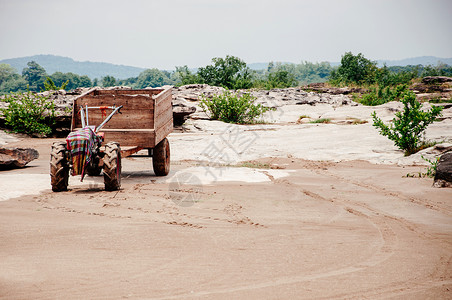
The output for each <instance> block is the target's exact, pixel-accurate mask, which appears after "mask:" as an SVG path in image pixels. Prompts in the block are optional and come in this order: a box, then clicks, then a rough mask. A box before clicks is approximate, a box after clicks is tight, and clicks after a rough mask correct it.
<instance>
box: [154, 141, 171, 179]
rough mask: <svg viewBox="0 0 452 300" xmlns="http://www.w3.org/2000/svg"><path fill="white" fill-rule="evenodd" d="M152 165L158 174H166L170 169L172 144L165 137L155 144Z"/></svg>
mask: <svg viewBox="0 0 452 300" xmlns="http://www.w3.org/2000/svg"><path fill="white" fill-rule="evenodd" d="M152 166H153V167H154V173H155V175H157V176H166V175H168V173H169V171H170V145H169V142H168V139H167V138H164V139H163V140H162V141H161V142H160V143H158V144H157V146H155V148H154V150H153V154H152Z"/></svg>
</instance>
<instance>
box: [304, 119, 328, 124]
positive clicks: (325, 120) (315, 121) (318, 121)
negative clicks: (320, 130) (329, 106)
mask: <svg viewBox="0 0 452 300" xmlns="http://www.w3.org/2000/svg"><path fill="white" fill-rule="evenodd" d="M309 123H312V124H319V123H323V124H328V123H331V119H328V118H321V119H317V120H313V121H311V122H309Z"/></svg>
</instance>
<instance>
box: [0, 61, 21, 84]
mask: <svg viewBox="0 0 452 300" xmlns="http://www.w3.org/2000/svg"><path fill="white" fill-rule="evenodd" d="M16 75H18V74H17V72H16V69H14V68H13V67H11V66H10V65H8V64H0V86H1V85H2V84H3V83H4V82H7V81H8V80H11V79H14V78H15V76H16Z"/></svg>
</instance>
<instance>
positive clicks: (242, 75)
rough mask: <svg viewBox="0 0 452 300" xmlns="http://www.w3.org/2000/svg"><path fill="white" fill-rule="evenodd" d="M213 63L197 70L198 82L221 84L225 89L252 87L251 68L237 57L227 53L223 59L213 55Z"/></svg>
mask: <svg viewBox="0 0 452 300" xmlns="http://www.w3.org/2000/svg"><path fill="white" fill-rule="evenodd" d="M212 62H213V65H208V66H206V67H203V68H199V70H198V74H197V76H198V78H199V83H207V84H209V85H214V86H222V87H224V88H227V89H248V88H250V87H252V85H253V82H252V75H251V70H250V69H249V68H248V67H247V66H246V63H245V62H244V61H243V60H241V59H240V58H238V57H235V56H229V55H227V56H226V58H225V59H223V58H220V57H215V58H213V59H212Z"/></svg>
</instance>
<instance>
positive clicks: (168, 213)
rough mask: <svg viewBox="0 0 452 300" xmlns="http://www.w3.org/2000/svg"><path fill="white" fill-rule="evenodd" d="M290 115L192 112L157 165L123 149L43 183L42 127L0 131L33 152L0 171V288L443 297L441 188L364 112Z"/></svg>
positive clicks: (70, 292) (447, 275)
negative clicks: (161, 173) (91, 170)
mask: <svg viewBox="0 0 452 300" xmlns="http://www.w3.org/2000/svg"><path fill="white" fill-rule="evenodd" d="M296 115H297V114H296V113H294V114H293V116H294V117H295V116H296ZM290 117H291V114H290V113H289V112H287V113H286V114H285V115H284V118H290ZM291 120H292V119H291ZM291 120H288V121H286V122H285V123H277V124H273V125H267V127H265V128H262V127H259V126H257V127H241V126H232V127H231V126H229V125H225V124H219V123H216V122H207V121H202V120H199V121H193V123H192V124H191V125H190V124H189V125H188V126H192V127H193V130H192V131H191V132H188V133H173V134H172V135H171V136H170V141H171V146H172V158H173V163H172V171H171V173H170V175H169V176H167V177H164V178H157V177H156V176H154V173H153V171H152V162H151V159H150V158H148V157H130V158H127V159H124V161H123V182H122V189H121V190H120V191H117V192H105V191H103V179H102V177H91V178H87V179H86V180H84V182H83V183H80V182H79V179H78V178H76V177H74V178H71V181H70V190H69V191H68V192H63V193H52V192H51V191H50V179H49V175H48V170H49V165H48V161H49V149H50V145H51V143H52V142H53V141H54V140H53V139H29V138H25V139H24V138H22V137H18V138H17V139H16V140H14V139H13V138H11V136H9V140H8V145H11V146H18V145H20V146H22V147H24V146H33V147H35V148H36V149H38V151H39V152H40V154H41V156H40V158H39V159H38V160H36V161H33V162H31V163H30V164H29V166H28V167H26V168H24V169H21V170H9V171H2V172H1V173H0V190H1V196H2V197H3V198H2V199H1V200H4V201H0V257H1V259H0V299H60V298H67V299H87V298H88V299H121V298H129V299H212V298H213V299H292V298H297V299H300V298H305V299H312V298H314V299H332V298H333V299H381V298H385V299H386V298H393V299H450V298H452V189H437V188H433V187H432V179H429V178H410V177H406V175H407V174H408V173H412V174H414V173H418V172H422V171H425V166H424V165H425V164H424V165H423V160H422V159H420V157H419V156H414V157H411V158H404V157H403V154H402V153H401V152H400V151H398V150H396V149H395V148H394V147H393V145H392V143H390V142H388V141H387V140H386V139H385V138H383V137H380V136H379V135H378V134H374V132H373V131H375V129H373V128H372V127H371V126H370V125H369V124H360V125H341V124H339V122H338V123H336V124H320V125H314V124H296V123H295V121H296V120H295V121H294V122H292V121H291ZM441 123H442V124H439V125H434V126H433V125H432V127H431V128H429V132H428V137H429V138H432V139H444V137H446V138H447V136H448V134H449V136H450V132H451V131H448V130H449V129H451V127H450V126H451V125H450V122H449V120H445V121H443V122H441ZM196 128H198V131H196V130H195V129H196ZM256 133H257V134H256ZM218 149H220V150H218ZM218 151H220V153H221V155H218V153H217V152H218ZM428 151H431V150H427V151H426V152H424V154H425V155H428V154H429V152H428ZM366 153H367V155H366ZM430 154H431V153H430ZM432 155H433V154H432ZM247 160H253V161H252V162H251V163H248V164H243V163H242V162H243V161H247ZM413 164H418V166H416V165H413ZM232 165H233V166H232ZM245 166H247V167H245ZM250 167H251V168H250ZM257 167H263V168H257ZM27 191H28V193H31V195H25V194H24V193H27ZM17 196H20V197H17ZM13 197H16V198H13Z"/></svg>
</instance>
